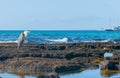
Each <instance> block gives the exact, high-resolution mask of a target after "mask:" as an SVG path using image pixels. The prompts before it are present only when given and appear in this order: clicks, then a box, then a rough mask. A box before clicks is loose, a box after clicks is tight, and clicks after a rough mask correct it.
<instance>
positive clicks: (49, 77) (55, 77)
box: [37, 72, 60, 78]
mask: <svg viewBox="0 0 120 78" xmlns="http://www.w3.org/2000/svg"><path fill="white" fill-rule="evenodd" d="M37 78H60V77H59V75H58V73H56V72H52V73H48V74H44V75H40V76H38V77H37Z"/></svg>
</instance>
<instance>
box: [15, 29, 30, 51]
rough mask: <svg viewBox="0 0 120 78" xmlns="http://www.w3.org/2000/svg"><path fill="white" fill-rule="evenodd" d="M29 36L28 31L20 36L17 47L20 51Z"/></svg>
mask: <svg viewBox="0 0 120 78" xmlns="http://www.w3.org/2000/svg"><path fill="white" fill-rule="evenodd" d="M27 36H28V31H24V32H22V33H21V34H20V36H19V37H18V41H17V46H18V49H20V47H21V46H22V44H23V43H24V41H25V39H26V38H27Z"/></svg>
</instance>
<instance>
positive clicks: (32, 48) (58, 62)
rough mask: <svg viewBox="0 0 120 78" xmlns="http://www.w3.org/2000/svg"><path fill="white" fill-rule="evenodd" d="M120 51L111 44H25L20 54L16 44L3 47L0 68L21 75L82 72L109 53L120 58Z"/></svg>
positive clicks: (0, 53) (0, 55)
mask: <svg viewBox="0 0 120 78" xmlns="http://www.w3.org/2000/svg"><path fill="white" fill-rule="evenodd" d="M119 49H120V44H114V43H110V42H109V43H69V44H23V45H22V48H21V49H20V50H17V44H15V43H0V68H1V70H7V71H9V72H12V73H17V74H29V73H30V74H31V73H37V74H39V73H44V72H53V71H55V72H57V73H62V72H70V71H81V70H82V69H86V68H91V67H95V66H97V65H99V63H100V62H101V61H103V60H104V57H103V55H104V53H105V52H114V53H116V55H117V57H120V50H119ZM18 53H19V60H17V54H18Z"/></svg>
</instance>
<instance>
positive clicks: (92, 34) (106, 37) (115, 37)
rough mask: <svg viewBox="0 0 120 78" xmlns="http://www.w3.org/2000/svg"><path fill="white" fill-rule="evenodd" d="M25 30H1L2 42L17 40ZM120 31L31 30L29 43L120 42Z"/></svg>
mask: <svg viewBox="0 0 120 78" xmlns="http://www.w3.org/2000/svg"><path fill="white" fill-rule="evenodd" d="M21 32H23V31H15V30H14V31H12V30H1V31H0V42H1V43H4V42H6V43H10V42H11V43H12V42H16V41H17V38H18V36H19V34H20V33H21ZM119 34H120V31H98V30H77V31H72V30H69V31H68V30H67V31H65V30H64V31H63V30H62V31H56V30H53V31H52V30H51V31H47V30H46V31H38V30H37V31H34V30H31V31H29V34H28V37H27V39H26V40H27V42H28V43H40V44H46V43H77V42H108V41H111V42H120V35H119Z"/></svg>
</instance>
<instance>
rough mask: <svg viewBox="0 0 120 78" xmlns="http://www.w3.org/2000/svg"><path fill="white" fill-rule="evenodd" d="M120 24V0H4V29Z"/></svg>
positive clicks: (0, 20)
mask: <svg viewBox="0 0 120 78" xmlns="http://www.w3.org/2000/svg"><path fill="white" fill-rule="evenodd" d="M118 25H120V0H0V30H97V29H98V30H99V29H103V28H111V27H113V26H118Z"/></svg>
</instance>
